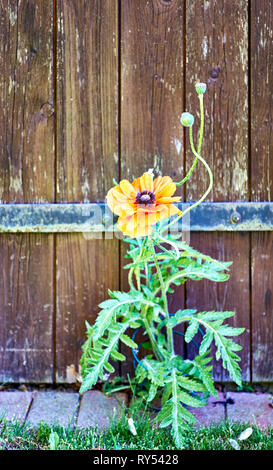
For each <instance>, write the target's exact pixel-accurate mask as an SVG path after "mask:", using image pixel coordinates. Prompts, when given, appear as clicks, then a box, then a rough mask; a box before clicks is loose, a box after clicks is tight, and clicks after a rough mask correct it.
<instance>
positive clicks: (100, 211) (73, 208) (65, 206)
mask: <svg viewBox="0 0 273 470" xmlns="http://www.w3.org/2000/svg"><path fill="white" fill-rule="evenodd" d="M189 205H190V203H181V204H178V206H179V207H180V209H181V210H185V208H187V207H188V206H189ZM116 220H117V218H116V217H115V216H113V214H112V212H111V211H110V209H109V208H108V207H107V205H106V204H104V203H41V204H0V232H2V233H20V232H46V233H56V232H58V233H60V232H113V231H115V230H116V229H115V223H116ZM185 220H186V222H185V221H184V220H183V223H182V225H180V227H181V226H182V228H183V230H191V231H232V232H236V231H268V230H273V202H205V203H202V204H200V205H199V206H197V207H195V208H194V209H193V210H192V211H190V212H188V213H187V217H185Z"/></svg>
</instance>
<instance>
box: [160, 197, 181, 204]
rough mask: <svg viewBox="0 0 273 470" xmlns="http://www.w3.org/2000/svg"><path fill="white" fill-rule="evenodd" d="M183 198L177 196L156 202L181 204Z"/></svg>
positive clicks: (163, 198) (161, 198)
mask: <svg viewBox="0 0 273 470" xmlns="http://www.w3.org/2000/svg"><path fill="white" fill-rule="evenodd" d="M180 201H181V197H180V196H175V197H165V196H164V197H160V198H157V200H156V202H157V204H172V203H173V202H180Z"/></svg>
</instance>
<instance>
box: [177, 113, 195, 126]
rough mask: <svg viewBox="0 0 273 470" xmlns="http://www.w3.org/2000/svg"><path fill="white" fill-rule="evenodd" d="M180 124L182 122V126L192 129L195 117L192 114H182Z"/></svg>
mask: <svg viewBox="0 0 273 470" xmlns="http://www.w3.org/2000/svg"><path fill="white" fill-rule="evenodd" d="M180 122H181V124H182V126H185V127H191V126H192V125H193V123H194V117H193V115H192V114H190V113H182V114H181V118H180Z"/></svg>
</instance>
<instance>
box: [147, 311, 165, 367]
mask: <svg viewBox="0 0 273 470" xmlns="http://www.w3.org/2000/svg"><path fill="white" fill-rule="evenodd" d="M143 324H144V326H145V328H146V331H147V333H148V336H149V338H150V341H151V344H152V347H153V350H154V353H155V355H156V358H157V359H158V360H159V361H162V360H163V359H164V358H163V356H162V354H161V352H160V350H159V348H158V346H157V343H156V340H155V337H154V334H153V332H152V330H151V326H150V324H149V321H148V319H147V318H146V317H145V316H144V317H143Z"/></svg>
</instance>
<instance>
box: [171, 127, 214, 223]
mask: <svg viewBox="0 0 273 470" xmlns="http://www.w3.org/2000/svg"><path fill="white" fill-rule="evenodd" d="M190 144H191V150H192V152H193V154H194V155H195V156H196V158H197V159H198V160H200V162H202V163H203V165H204V166H205V168H206V170H207V172H208V174H209V186H208V189H207V190H206V191H205V192H204V194H203V196H202V197H201V198H200V199H199V200H198V201H197V202H195V203H194V204H192V205H191V206H189V207H187V209H186V210H185V211H184V212H182V213H181V214H180V215H179V216H178V217H177V218H176V219H174V220H173V221H172V222H170V223H169V224H168V225H166V226H165V227H163V228H162V230H164V231H165V230H166V229H169V227H171V226H172V225H173V224H175V223H176V222H178V220H179V219H181V217H183V216H184V215H185V214H187V212H189V211H191V210H192V209H194V207H196V206H199V204H201V202H202V201H203V200H204V199H205V198H206V197H207V195H208V194H209V193H210V191H211V190H212V187H213V175H212V171H211V169H210V167H209V165H208V164H207V162H206V161H205V160H204V159H203V158H202V157H201V155H199V154H198V153H197V152H196V150H195V148H194V143H193V137H192V127H190Z"/></svg>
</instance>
